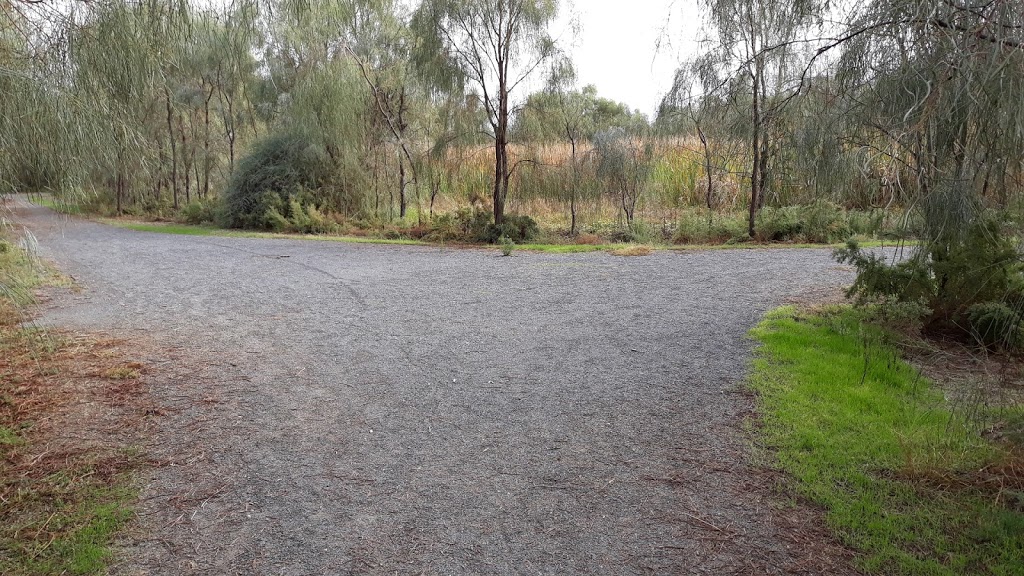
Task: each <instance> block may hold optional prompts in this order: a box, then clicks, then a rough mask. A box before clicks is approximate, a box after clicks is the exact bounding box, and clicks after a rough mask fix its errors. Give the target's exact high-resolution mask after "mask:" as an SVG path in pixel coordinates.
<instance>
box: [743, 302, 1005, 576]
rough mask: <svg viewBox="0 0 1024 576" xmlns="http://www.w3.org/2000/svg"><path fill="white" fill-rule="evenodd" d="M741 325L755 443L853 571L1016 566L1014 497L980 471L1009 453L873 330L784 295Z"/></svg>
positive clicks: (843, 312)
mask: <svg viewBox="0 0 1024 576" xmlns="http://www.w3.org/2000/svg"><path fill="white" fill-rule="evenodd" d="M752 336H753V337H754V338H755V339H756V340H757V341H759V342H760V343H761V346H760V347H759V349H758V351H757V353H756V356H755V360H754V362H753V372H752V375H751V378H750V384H751V386H752V387H753V389H754V390H755V391H756V392H757V393H758V397H759V407H760V412H761V414H762V417H763V427H762V428H761V429H760V430H759V433H758V434H759V439H760V441H761V442H762V444H763V447H764V448H765V449H766V450H767V452H766V455H768V456H769V458H771V460H772V462H773V464H774V465H775V466H777V467H778V468H780V469H781V470H783V471H785V472H787V473H788V475H789V477H790V478H791V480H792V486H793V487H794V488H795V490H796V491H797V492H798V493H799V494H800V495H802V496H804V497H806V498H808V499H810V500H811V501H812V502H814V503H816V504H818V505H820V506H822V507H823V508H824V509H825V511H826V520H827V523H828V525H829V527H830V528H831V529H832V530H833V531H834V532H835V533H836V534H837V535H838V536H839V537H840V538H841V540H842V541H843V542H844V543H846V544H847V545H849V546H851V547H852V548H854V549H856V550H858V551H860V552H862V553H863V556H862V557H861V559H860V563H861V565H862V566H861V567H862V568H863V569H865V570H867V571H869V572H872V573H878V574H1001V575H1009V574H1024V508H1022V504H1024V502H1022V501H1021V500H1020V494H1016V493H1014V491H1013V490H1008V489H993V488H992V486H991V485H990V483H989V482H988V481H986V479H988V480H991V476H992V475H993V474H995V473H996V472H995V471H998V470H1000V469H1005V467H1006V466H1009V465H1010V464H1012V462H1013V460H1012V459H1013V458H1014V456H1013V454H1014V452H1013V451H1012V450H1011V449H1010V448H1009V447H1006V446H1001V445H996V444H993V443H991V442H989V441H987V440H985V439H984V438H983V437H982V436H981V435H980V431H981V429H982V428H983V427H984V426H985V423H984V422H981V421H979V419H978V418H976V417H971V418H968V417H966V416H965V415H964V414H962V413H959V412H954V411H951V409H950V407H949V406H948V405H947V403H946V402H945V400H944V397H943V395H942V394H941V393H939V392H938V391H936V390H935V389H934V388H933V387H932V386H931V385H930V383H929V382H928V381H927V379H925V378H923V377H922V376H921V375H920V374H919V372H918V371H916V370H915V369H913V368H912V367H911V366H909V365H908V364H906V363H905V362H904V361H903V360H902V359H901V358H900V356H899V353H898V351H897V350H896V348H895V347H894V346H892V345H891V344H889V343H887V340H886V336H885V334H884V333H883V332H882V331H880V330H879V329H877V328H875V327H873V326H870V325H866V324H863V323H862V322H861V321H860V317H859V315H858V314H857V313H856V312H855V311H853V310H852V309H850V308H846V307H843V308H835V309H830V310H826V311H823V312H820V313H816V314H810V313H802V312H798V311H797V310H795V309H794V308H792V307H786V308H782V309H779V310H777V311H775V312H773V313H771V314H769V315H768V316H767V317H766V319H765V320H764V321H763V322H762V323H761V324H760V325H759V326H758V327H757V328H755V329H754V330H753V331H752ZM1018 463H1019V462H1018ZM1018 481H1019V477H1018Z"/></svg>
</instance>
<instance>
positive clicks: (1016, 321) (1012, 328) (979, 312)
mask: <svg viewBox="0 0 1024 576" xmlns="http://www.w3.org/2000/svg"><path fill="white" fill-rule="evenodd" d="M966 315H967V320H968V324H969V326H970V330H971V334H972V335H973V336H974V337H975V338H976V339H977V340H978V342H979V343H981V344H983V345H984V346H987V347H990V348H1000V349H1003V350H1016V349H1019V348H1020V345H1021V342H1022V338H1021V315H1020V314H1019V313H1018V312H1017V311H1016V310H1014V309H1013V308H1010V307H1009V306H1007V305H1006V304H1004V303H1002V302H983V303H980V304H975V305H973V306H971V307H970V308H968V309H967V314H966Z"/></svg>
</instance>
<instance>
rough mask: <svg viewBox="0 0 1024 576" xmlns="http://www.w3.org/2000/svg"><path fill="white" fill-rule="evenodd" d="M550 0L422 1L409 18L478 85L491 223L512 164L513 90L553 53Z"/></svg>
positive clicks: (425, 44) (498, 214) (500, 211)
mask: <svg viewBox="0 0 1024 576" xmlns="http://www.w3.org/2000/svg"><path fill="white" fill-rule="evenodd" d="M557 13H558V2H557V1H556V0H423V2H422V3H421V4H420V6H419V7H418V8H417V10H416V13H415V14H414V17H413V26H414V28H415V29H416V30H417V32H418V33H419V34H420V40H419V43H420V46H421V48H422V49H424V50H425V51H428V52H433V53H435V54H440V55H443V56H444V57H446V58H450V59H451V61H452V62H453V63H454V65H455V66H456V67H457V69H459V70H460V71H461V72H462V73H463V74H464V75H465V77H466V78H467V79H468V80H469V81H470V82H471V83H472V84H473V85H474V87H475V88H476V89H477V90H479V92H480V97H481V100H482V102H483V105H484V108H485V110H486V112H487V120H488V124H489V128H490V135H491V136H492V137H493V139H494V186H493V193H492V200H493V204H494V221H495V224H499V225H500V224H501V223H502V221H503V220H504V217H505V200H506V198H507V196H508V192H509V181H510V178H511V175H512V172H513V171H514V168H515V165H514V164H513V162H512V161H511V160H510V158H509V149H508V145H509V137H510V134H509V128H510V120H511V118H512V117H513V112H514V106H515V101H514V94H515V92H516V91H517V90H518V89H520V88H522V86H523V84H524V83H525V82H527V80H528V79H529V78H530V77H531V76H532V75H533V74H534V73H535V72H536V71H537V70H538V69H540V68H541V67H542V66H543V64H544V63H545V62H547V61H548V60H549V59H550V58H552V57H553V56H554V55H555V54H556V50H555V44H554V41H553V40H552V39H551V36H550V35H549V34H548V26H549V25H550V24H551V23H552V21H553V20H554V18H555V16H556V15H557Z"/></svg>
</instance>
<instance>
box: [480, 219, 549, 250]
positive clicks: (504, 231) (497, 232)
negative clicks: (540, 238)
mask: <svg viewBox="0 0 1024 576" xmlns="http://www.w3.org/2000/svg"><path fill="white" fill-rule="evenodd" d="M539 233H540V228H538V227H537V222H536V221H535V220H534V219H533V218H530V217H529V216H526V215H522V216H517V215H511V214H509V215H506V216H505V219H504V220H503V221H502V223H501V224H500V225H494V224H488V225H487V228H486V229H485V232H484V235H483V236H482V237H479V238H477V240H478V241H480V242H487V243H489V244H495V243H497V242H499V241H500V240H501V239H502V238H507V239H509V240H511V241H513V242H526V241H528V240H532V239H534V238H536V237H537V235H538V234H539Z"/></svg>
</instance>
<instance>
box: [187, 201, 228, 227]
mask: <svg viewBox="0 0 1024 576" xmlns="http://www.w3.org/2000/svg"><path fill="white" fill-rule="evenodd" d="M218 206H219V204H218V203H217V202H216V201H214V200H193V201H191V202H189V203H188V204H186V205H184V206H182V207H181V212H180V214H179V216H180V218H181V219H182V220H184V221H185V223H186V224H207V223H211V222H215V221H216V220H217V211H218Z"/></svg>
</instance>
